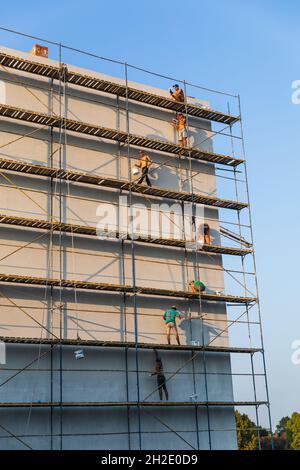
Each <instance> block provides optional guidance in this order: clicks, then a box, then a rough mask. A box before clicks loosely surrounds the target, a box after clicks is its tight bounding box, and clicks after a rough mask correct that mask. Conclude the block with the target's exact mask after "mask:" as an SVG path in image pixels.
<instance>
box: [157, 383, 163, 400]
mask: <svg viewBox="0 0 300 470" xmlns="http://www.w3.org/2000/svg"><path fill="white" fill-rule="evenodd" d="M158 393H159V399H160V400H162V399H163V389H162V385H161V384H160V383H159V384H158Z"/></svg>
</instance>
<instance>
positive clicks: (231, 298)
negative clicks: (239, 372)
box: [0, 273, 257, 304]
mask: <svg viewBox="0 0 300 470" xmlns="http://www.w3.org/2000/svg"><path fill="white" fill-rule="evenodd" d="M1 282H2V283H12V284H22V285H32V286H47V287H59V288H67V289H75V288H76V289H84V290H93V291H98V292H99V291H100V292H119V293H125V292H126V293H129V294H137V295H150V296H159V297H173V298H187V299H195V300H197V299H199V298H200V296H199V294H194V293H192V292H186V291H177V290H176V291H174V290H166V289H158V288H153V287H136V288H134V287H133V286H130V285H121V284H106V283H99V282H91V281H77V280H67V279H53V278H42V277H33V276H19V275H14V274H3V273H2V274H0V283H1ZM201 300H202V301H213V302H230V303H236V304H251V303H254V302H256V300H257V299H256V298H255V297H240V296H236V295H226V294H220V295H218V294H208V293H205V292H203V293H201Z"/></svg>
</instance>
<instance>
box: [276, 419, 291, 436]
mask: <svg viewBox="0 0 300 470" xmlns="http://www.w3.org/2000/svg"><path fill="white" fill-rule="evenodd" d="M289 419H290V417H289V416H284V417H283V418H281V420H280V421H279V423H278V424H277V426H276V434H278V435H279V436H280V435H281V434H282V433H283V432H286V427H287V422H288V420H289Z"/></svg>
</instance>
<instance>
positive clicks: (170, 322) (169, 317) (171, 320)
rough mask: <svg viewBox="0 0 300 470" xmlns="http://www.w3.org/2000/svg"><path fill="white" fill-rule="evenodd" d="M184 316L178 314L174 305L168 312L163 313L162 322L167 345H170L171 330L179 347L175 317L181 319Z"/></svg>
mask: <svg viewBox="0 0 300 470" xmlns="http://www.w3.org/2000/svg"><path fill="white" fill-rule="evenodd" d="M183 316H184V315H183V314H182V313H180V312H179V311H178V310H177V308H176V307H175V305H173V306H172V307H171V308H170V309H169V310H167V311H166V312H165V313H164V321H165V325H166V330H167V341H168V344H171V338H170V336H171V330H173V333H174V336H175V338H176V341H177V344H178V345H179V346H180V340H179V335H178V331H177V326H176V317H179V318H182V317H183Z"/></svg>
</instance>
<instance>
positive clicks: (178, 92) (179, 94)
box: [170, 83, 184, 103]
mask: <svg viewBox="0 0 300 470" xmlns="http://www.w3.org/2000/svg"><path fill="white" fill-rule="evenodd" d="M173 90H174V91H173ZM170 96H171V98H172V99H173V100H175V101H179V102H180V103H184V93H183V90H182V88H180V86H179V85H178V84H177V83H176V84H175V85H173V87H172V88H170Z"/></svg>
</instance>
